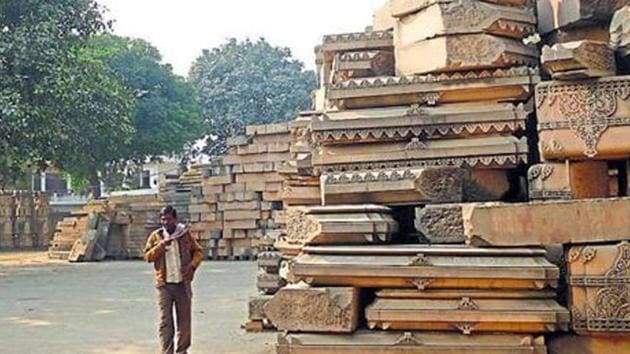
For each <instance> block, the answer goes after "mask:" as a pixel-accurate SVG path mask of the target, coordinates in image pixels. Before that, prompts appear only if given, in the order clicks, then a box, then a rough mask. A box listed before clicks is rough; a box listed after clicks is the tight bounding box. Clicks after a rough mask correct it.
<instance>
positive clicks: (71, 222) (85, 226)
mask: <svg viewBox="0 0 630 354" xmlns="http://www.w3.org/2000/svg"><path fill="white" fill-rule="evenodd" d="M108 212H109V209H108V204H107V202H105V201H91V202H89V203H88V204H86V205H85V206H84V207H83V208H81V210H78V211H75V212H73V213H72V214H71V215H70V216H67V217H65V218H63V219H62V220H60V221H59V222H57V225H56V228H55V231H54V234H53V237H52V240H51V241H50V245H49V247H48V257H49V258H52V259H63V260H66V259H68V257H69V255H70V252H71V250H72V248H73V246H74V244H75V243H76V242H77V240H79V239H80V238H81V237H82V236H83V235H85V234H86V233H87V232H88V231H89V230H90V229H93V228H94V221H95V218H97V217H98V215H105V214H108Z"/></svg>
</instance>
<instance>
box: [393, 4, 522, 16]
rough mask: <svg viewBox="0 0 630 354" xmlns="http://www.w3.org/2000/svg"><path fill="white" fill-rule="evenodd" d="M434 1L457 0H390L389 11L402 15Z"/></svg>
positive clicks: (416, 10)
mask: <svg viewBox="0 0 630 354" xmlns="http://www.w3.org/2000/svg"><path fill="white" fill-rule="evenodd" d="M485 2H488V3H492V4H496V5H505V6H526V5H528V1H527V0H489V1H485ZM435 3H446V4H449V3H457V0H391V1H390V11H391V13H392V16H394V17H404V16H408V15H409V14H413V13H416V12H419V11H422V10H424V9H426V8H427V7H429V6H431V5H433V4H435Z"/></svg>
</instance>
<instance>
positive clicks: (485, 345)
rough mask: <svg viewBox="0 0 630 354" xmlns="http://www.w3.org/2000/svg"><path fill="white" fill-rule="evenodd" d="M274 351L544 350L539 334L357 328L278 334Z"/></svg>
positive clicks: (417, 353)
mask: <svg viewBox="0 0 630 354" xmlns="http://www.w3.org/2000/svg"><path fill="white" fill-rule="evenodd" d="M277 353H278V354H313V353H318V354H366V353H374V354H438V353H439V354H461V353H468V354H545V353H547V349H546V347H545V339H544V338H543V337H534V336H529V335H516V334H479V335H474V336H467V335H461V334H456V333H445V332H396V331H387V332H384V331H357V332H356V333H354V334H352V335H325V334H279V335H278V345H277ZM602 354H603V353H602Z"/></svg>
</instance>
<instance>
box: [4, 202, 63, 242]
mask: <svg viewBox="0 0 630 354" xmlns="http://www.w3.org/2000/svg"><path fill="white" fill-rule="evenodd" d="M49 214H50V211H49V208H48V198H47V196H46V195H45V194H39V193H32V192H25V191H15V192H7V193H0V248H4V249H19V248H37V247H42V246H46V245H47V244H48V243H49V242H50V237H51V234H52V231H49V229H50V228H49V225H48V217H49Z"/></svg>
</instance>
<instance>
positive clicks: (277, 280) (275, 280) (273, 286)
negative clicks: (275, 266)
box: [256, 273, 286, 294]
mask: <svg viewBox="0 0 630 354" xmlns="http://www.w3.org/2000/svg"><path fill="white" fill-rule="evenodd" d="M285 285H286V282H285V281H284V279H282V278H281V277H280V275H278V274H269V273H259V274H258V277H257V282H256V287H257V288H258V289H259V290H260V291H262V292H263V293H265V294H275V293H276V291H278V290H280V288H282V287H283V286H285Z"/></svg>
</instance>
